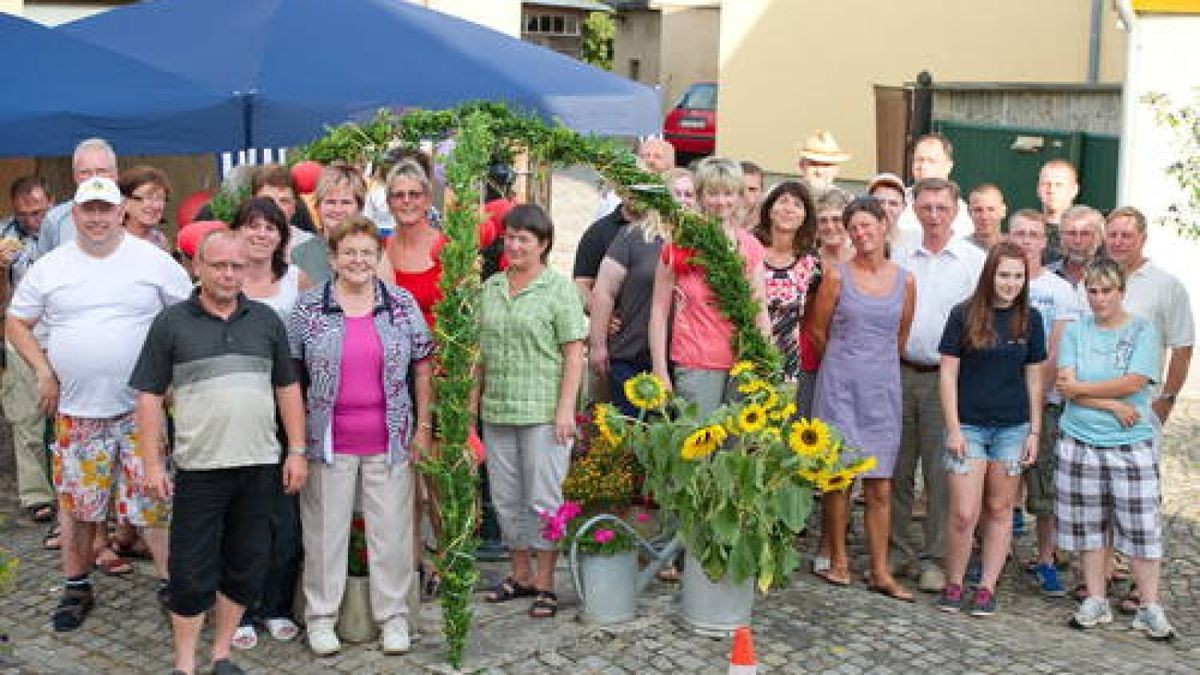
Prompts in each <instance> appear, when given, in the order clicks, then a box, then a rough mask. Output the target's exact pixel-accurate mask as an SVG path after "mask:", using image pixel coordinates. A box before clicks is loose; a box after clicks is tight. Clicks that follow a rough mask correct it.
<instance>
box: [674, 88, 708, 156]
mask: <svg viewBox="0 0 1200 675" xmlns="http://www.w3.org/2000/svg"><path fill="white" fill-rule="evenodd" d="M663 136H664V137H665V138H666V139H667V142H668V143H670V144H671V145H673V146H675V153H676V154H677V155H680V156H689V157H696V156H702V155H711V154H712V152H713V150H714V149H715V148H716V145H717V83H716V82H696V83H695V84H693V85H692V86H690V87H688V90H687V91H686V92H684V94H683V96H681V97H680V98H679V102H678V103H676V104H675V107H674V108H672V109H671V112H669V113H667V119H666V120H665V121H664V122H663ZM680 163H681V164H682V163H683V161H682V157H681V161H680Z"/></svg>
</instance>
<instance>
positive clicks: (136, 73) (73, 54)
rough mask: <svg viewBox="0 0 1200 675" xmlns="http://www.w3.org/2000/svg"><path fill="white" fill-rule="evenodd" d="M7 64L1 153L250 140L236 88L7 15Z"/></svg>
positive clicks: (2, 56) (0, 38) (139, 149)
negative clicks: (225, 89) (86, 143)
mask: <svg viewBox="0 0 1200 675" xmlns="http://www.w3.org/2000/svg"><path fill="white" fill-rule="evenodd" d="M0 60H2V61H3V62H4V63H5V64H7V65H6V66H5V67H4V70H3V74H0V91H2V92H4V104H3V105H0V156H32V155H69V154H70V153H71V151H72V149H73V148H74V147H75V144H76V143H77V142H79V141H80V140H81V139H84V138H88V137H91V136H101V137H104V138H106V139H108V140H109V141H111V142H112V143H113V144H114V145H116V146H117V147H118V148H120V150H121V152H126V153H132V154H157V153H200V152H209V151H213V150H217V149H220V148H222V147H225V148H228V147H231V146H233V145H235V144H237V143H240V142H241V137H242V129H241V125H242V116H241V111H240V106H239V105H238V101H237V100H236V99H234V98H233V97H231V96H229V95H228V94H220V93H217V92H216V91H214V90H210V89H208V88H207V87H205V86H203V85H200V84H197V83H195V82H192V81H189V80H187V79H186V78H184V77H180V76H178V75H174V74H171V73H166V72H163V71H160V70H157V69H155V68H153V67H151V66H148V65H146V64H145V63H143V62H141V61H140V60H137V59H134V58H131V57H129V56H125V55H122V54H117V53H114V52H112V51H110V50H108V49H105V48H103V47H100V46H97V45H94V44H91V43H89V42H86V41H84V40H80V39H79V38H77V37H74V36H71V35H66V34H63V33H60V32H58V31H55V30H52V29H49V28H45V27H43V26H41V25H38V24H36V23H33V22H32V21H28V20H26V19H22V18H19V17H15V16H12V15H10V14H5V13H3V12H0Z"/></svg>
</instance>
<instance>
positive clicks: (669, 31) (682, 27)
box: [659, 0, 741, 107]
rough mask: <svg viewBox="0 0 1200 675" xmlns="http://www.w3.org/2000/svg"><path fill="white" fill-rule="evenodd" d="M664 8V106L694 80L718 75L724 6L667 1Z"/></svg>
mask: <svg viewBox="0 0 1200 675" xmlns="http://www.w3.org/2000/svg"><path fill="white" fill-rule="evenodd" d="M738 1H739V2H740V1H741V0H738ZM726 4H737V3H736V2H734V3H726ZM661 12H662V47H661V49H662V67H661V68H662V72H661V74H660V76H659V83H660V84H661V85H662V87H663V103H664V107H665V106H670V105H673V104H674V103H675V101H676V100H677V99H678V98H679V97H680V96H682V95H683V92H684V91H686V90H687V88H688V86H689V85H690V84H692V83H693V82H700V81H709V82H711V81H713V80H716V79H717V73H718V64H719V60H718V55H719V53H720V40H721V9H720V8H719V7H702V6H696V7H687V6H669V5H664V6H663V7H662V10H661Z"/></svg>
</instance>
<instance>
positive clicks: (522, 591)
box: [483, 577, 537, 604]
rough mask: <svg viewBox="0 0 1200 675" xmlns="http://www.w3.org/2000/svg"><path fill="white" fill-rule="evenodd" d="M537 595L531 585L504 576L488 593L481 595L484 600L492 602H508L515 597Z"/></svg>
mask: <svg viewBox="0 0 1200 675" xmlns="http://www.w3.org/2000/svg"><path fill="white" fill-rule="evenodd" d="M535 595H537V589H536V588H534V587H533V586H526V585H524V584H521V583H518V582H517V580H516V579H514V578H512V577H505V578H504V581H501V582H500V583H498V584H496V587H495V588H493V589H492V590H490V591H488V594H487V595H485V596H483V599H484V601H485V602H490V603H492V604H496V603H500V602H508V601H509V600H516V599H517V598H530V597H533V596H535Z"/></svg>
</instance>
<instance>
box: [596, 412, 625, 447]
mask: <svg viewBox="0 0 1200 675" xmlns="http://www.w3.org/2000/svg"><path fill="white" fill-rule="evenodd" d="M614 412H616V409H615V408H613V407H612V405H611V404H609V403H601V404H599V405H597V406H596V412H595V414H594V415H593V419H592V423H593V424H595V425H596V431H599V432H600V436H602V437H603V438H604V441H605V442H606V443H608V444H609V445H611V446H613V447H616V446H618V445H620V444H621V440H622V439H621V437H620V436H618V435H617V432H615V431H613V428H612V427H611V426H609V424H608V417H609V415H611V414H612V413H614Z"/></svg>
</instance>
